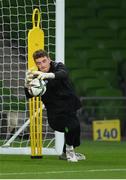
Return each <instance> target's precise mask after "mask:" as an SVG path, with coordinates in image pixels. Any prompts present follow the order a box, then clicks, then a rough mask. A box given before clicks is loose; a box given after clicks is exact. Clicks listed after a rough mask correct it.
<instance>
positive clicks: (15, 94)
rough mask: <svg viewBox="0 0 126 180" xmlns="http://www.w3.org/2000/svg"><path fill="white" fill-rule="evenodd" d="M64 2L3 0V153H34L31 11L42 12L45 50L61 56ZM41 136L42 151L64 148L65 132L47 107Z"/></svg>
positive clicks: (0, 90)
mask: <svg viewBox="0 0 126 180" xmlns="http://www.w3.org/2000/svg"><path fill="white" fill-rule="evenodd" d="M63 5H64V0H22V1H21V0H4V1H0V154H30V153H31V150H30V134H29V129H30V128H29V123H30V120H29V108H28V101H27V99H26V97H25V93H24V78H25V72H26V70H27V57H28V52H27V51H28V50H27V49H28V47H27V46H28V43H27V38H28V31H29V29H31V28H32V12H33V10H34V8H38V9H39V11H40V13H41V21H40V27H42V29H43V31H44V35H45V37H44V38H45V39H44V41H45V45H44V46H45V50H47V51H48V53H49V55H50V57H51V58H52V59H56V60H62V59H64V51H63V46H64V45H63V43H64V42H63V39H64V37H63V36H64V33H63V24H64V22H63V17H64V15H63V11H64V9H63V8H64V6H63ZM59 12H60V13H59ZM57 13H59V14H57ZM58 19H59V20H58ZM58 21H59V23H58ZM61 26H62V27H61ZM61 31H62V33H61ZM59 42H60V43H59ZM42 136H43V141H42V143H43V154H52V155H53V154H54V155H56V154H60V153H61V152H62V147H63V139H64V138H63V137H64V135H63V133H59V132H54V131H53V130H52V129H51V127H50V126H49V124H48V118H47V115H46V109H44V108H43V132H42Z"/></svg>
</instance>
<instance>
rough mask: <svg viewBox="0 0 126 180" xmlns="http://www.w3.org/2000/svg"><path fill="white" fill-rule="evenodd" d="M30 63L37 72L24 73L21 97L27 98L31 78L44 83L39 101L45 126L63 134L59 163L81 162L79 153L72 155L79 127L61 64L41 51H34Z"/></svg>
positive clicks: (77, 105) (73, 96)
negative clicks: (43, 107) (22, 95)
mask: <svg viewBox="0 0 126 180" xmlns="http://www.w3.org/2000/svg"><path fill="white" fill-rule="evenodd" d="M33 59H34V61H35V63H36V66H37V67H38V71H31V72H29V73H26V78H25V93H26V96H27V98H31V97H32V95H31V94H30V93H29V92H30V91H28V88H29V87H30V86H29V84H30V82H31V80H32V78H33V77H36V76H37V77H38V78H39V79H42V80H47V85H46V86H47V87H46V92H45V93H44V94H43V95H42V101H43V103H44V105H45V107H46V109H47V116H48V122H49V125H50V126H51V128H52V129H54V130H56V131H59V132H64V136H65V144H64V147H63V153H62V155H61V156H60V157H59V158H60V159H66V160H68V161H71V162H77V161H78V160H82V159H85V156H84V155H82V154H80V153H75V151H74V148H75V147H77V146H79V145H80V123H79V120H78V118H77V115H76V112H77V110H78V109H79V108H80V107H81V103H80V100H79V98H78V97H77V96H76V94H75V92H74V90H73V88H72V85H71V82H70V80H69V77H68V71H67V69H66V67H65V66H64V64H63V63H61V62H54V61H52V60H51V59H50V57H49V55H48V53H47V52H46V51H45V50H41V49H40V50H37V51H35V52H34V54H33Z"/></svg>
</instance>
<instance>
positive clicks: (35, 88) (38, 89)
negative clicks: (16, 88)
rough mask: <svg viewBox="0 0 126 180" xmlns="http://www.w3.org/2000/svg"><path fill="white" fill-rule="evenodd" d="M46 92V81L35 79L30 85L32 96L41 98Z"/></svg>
mask: <svg viewBox="0 0 126 180" xmlns="http://www.w3.org/2000/svg"><path fill="white" fill-rule="evenodd" d="M45 92H46V83H45V81H44V80H40V79H37V78H35V79H33V80H32V81H31V83H30V88H29V93H30V94H31V95H32V96H41V95H43V94H44V93H45Z"/></svg>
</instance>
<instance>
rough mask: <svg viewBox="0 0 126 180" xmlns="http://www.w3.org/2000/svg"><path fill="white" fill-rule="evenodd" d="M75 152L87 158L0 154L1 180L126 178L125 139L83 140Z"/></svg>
mask: <svg viewBox="0 0 126 180" xmlns="http://www.w3.org/2000/svg"><path fill="white" fill-rule="evenodd" d="M76 151H77V152H80V153H84V154H85V155H86V157H87V159H86V160H83V161H79V162H77V163H71V162H67V161H64V160H59V159H58V157H57V156H44V157H43V158H42V159H31V158H30V156H24V155H0V179H117V178H118V179H125V178H126V141H121V142H93V141H91V140H90V141H88V140H85V141H84V142H83V143H82V144H81V146H80V147H79V148H77V149H76Z"/></svg>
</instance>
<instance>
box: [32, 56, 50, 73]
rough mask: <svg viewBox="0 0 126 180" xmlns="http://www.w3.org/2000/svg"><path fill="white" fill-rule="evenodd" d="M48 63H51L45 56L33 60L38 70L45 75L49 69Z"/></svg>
mask: <svg viewBox="0 0 126 180" xmlns="http://www.w3.org/2000/svg"><path fill="white" fill-rule="evenodd" d="M50 62H51V60H50V58H49V57H46V56H44V57H40V58H38V59H36V60H35V63H36V66H37V67H38V69H39V70H40V71H42V72H45V73H47V72H48V71H49V69H50Z"/></svg>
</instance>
